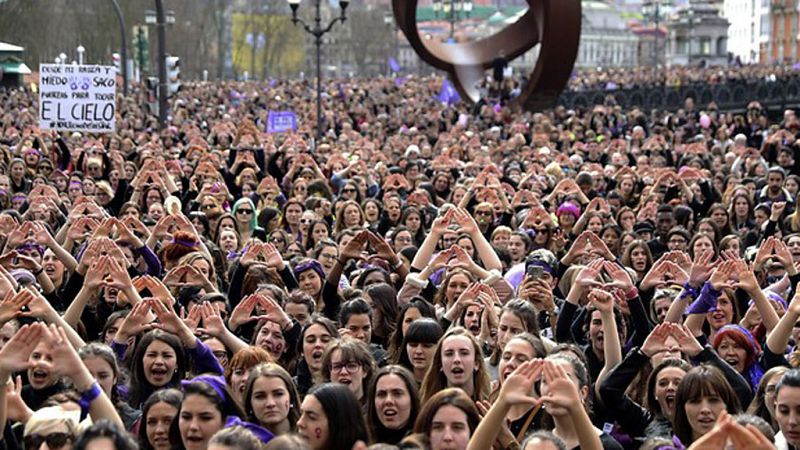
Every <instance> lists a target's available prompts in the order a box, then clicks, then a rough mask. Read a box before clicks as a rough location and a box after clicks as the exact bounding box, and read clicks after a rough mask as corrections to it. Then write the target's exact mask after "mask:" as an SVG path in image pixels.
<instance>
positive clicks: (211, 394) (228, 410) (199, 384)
mask: <svg viewBox="0 0 800 450" xmlns="http://www.w3.org/2000/svg"><path fill="white" fill-rule="evenodd" d="M218 388H219V389H222V393H223V396H220V394H219V393H218V392H217V391H216V389H215V388H213V387H211V385H209V384H207V383H205V382H203V381H193V382H189V383H186V384H185V385H184V386H183V400H182V401H181V406H180V408H178V414H177V415H176V416H175V419H173V420H172V424H171V425H170V426H169V443H170V445H172V448H174V449H184V448H185V447H184V445H183V439H182V438H181V430H180V424H179V422H180V416H181V409H183V402H185V401H186V399H187V398H188V397H189V396H190V395H200V396H203V397H205V398H206V399H208V401H210V402H211V403H212V404H213V405H214V407H216V408H217V411H219V413H220V416H221V417H222V427H220V429H223V428H224V427H225V419H226V418H227V417H229V416H235V417H239V418H242V417H244V416H245V415H244V412H242V408H240V407H239V404H238V403H236V402H235V401H234V400H233V394H232V393H231V391H230V389H229V388H228V385H227V384H222V385H220V386H218Z"/></svg>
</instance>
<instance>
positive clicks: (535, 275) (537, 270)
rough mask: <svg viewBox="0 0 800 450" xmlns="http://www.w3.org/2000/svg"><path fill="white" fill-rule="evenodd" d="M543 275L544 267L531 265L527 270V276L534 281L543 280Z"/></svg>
mask: <svg viewBox="0 0 800 450" xmlns="http://www.w3.org/2000/svg"><path fill="white" fill-rule="evenodd" d="M542 274H544V268H542V266H536V265H533V264H531V265H529V266H528V267H527V268H526V269H525V275H527V276H528V278H530V279H532V280H538V279H540V278H542Z"/></svg>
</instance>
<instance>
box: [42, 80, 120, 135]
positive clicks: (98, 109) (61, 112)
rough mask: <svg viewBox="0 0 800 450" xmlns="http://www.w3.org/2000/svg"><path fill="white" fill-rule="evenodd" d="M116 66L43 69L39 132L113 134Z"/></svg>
mask: <svg viewBox="0 0 800 450" xmlns="http://www.w3.org/2000/svg"><path fill="white" fill-rule="evenodd" d="M116 77H117V71H116V68H115V67H114V66H87V65H84V66H79V65H69V64H40V65H39V128H41V129H44V130H59V131H82V132H89V133H111V132H113V131H114V125H115V118H114V117H115V113H116V102H115V99H116V89H117V79H116Z"/></svg>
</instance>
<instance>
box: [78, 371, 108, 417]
mask: <svg viewBox="0 0 800 450" xmlns="http://www.w3.org/2000/svg"><path fill="white" fill-rule="evenodd" d="M102 393H103V390H102V389H100V385H99V384H97V381H95V382H93V383H92V385H91V386H89V389H87V390H85V391H83V392H82V393H81V399H80V400H78V405H80V407H81V420H83V419H85V418H86V415H87V414H88V413H89V405H90V404H91V403H92V402H93V401H94V400H95V399H96V398H97V397H99V396H100V394H102Z"/></svg>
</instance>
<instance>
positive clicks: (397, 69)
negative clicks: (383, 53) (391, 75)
mask: <svg viewBox="0 0 800 450" xmlns="http://www.w3.org/2000/svg"><path fill="white" fill-rule="evenodd" d="M389 67H391V68H392V72H400V64H398V63H397V60H396V59H394V58H392V57H389Z"/></svg>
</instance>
